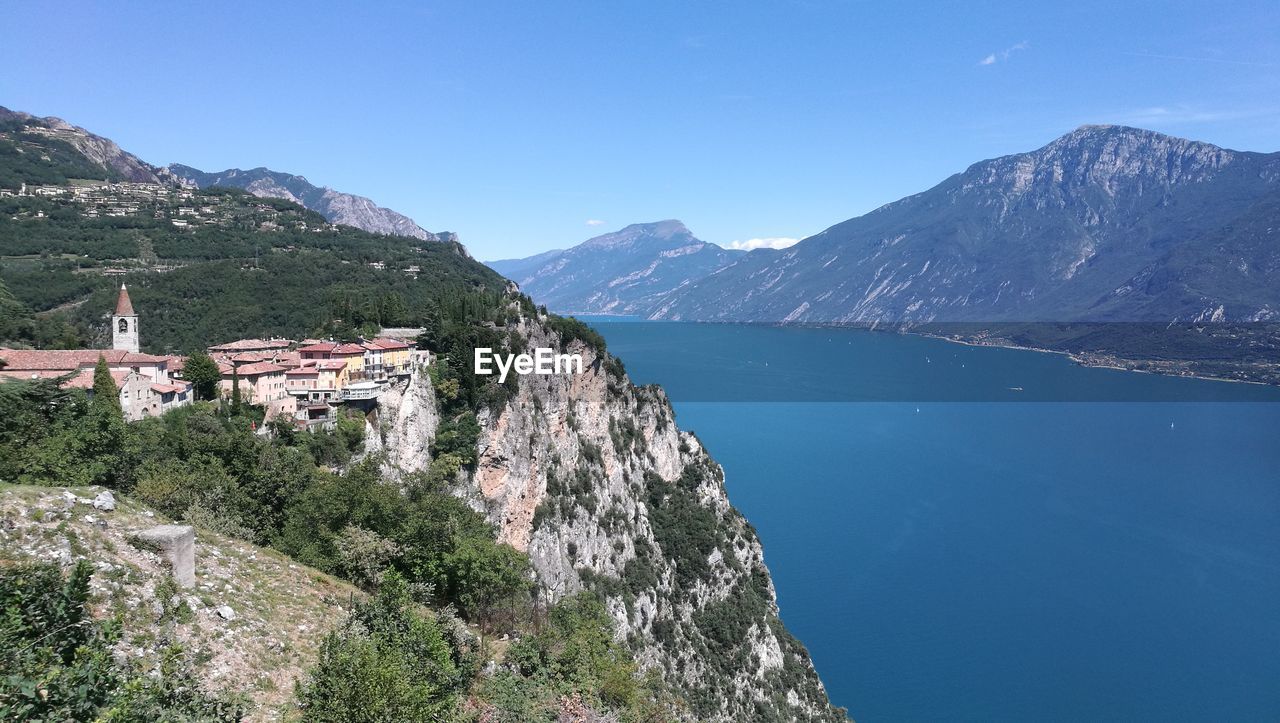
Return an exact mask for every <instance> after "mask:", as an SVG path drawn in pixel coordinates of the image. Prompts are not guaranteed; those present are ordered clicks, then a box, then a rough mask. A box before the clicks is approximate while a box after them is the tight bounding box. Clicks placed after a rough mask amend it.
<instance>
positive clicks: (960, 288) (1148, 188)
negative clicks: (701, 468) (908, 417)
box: [649, 126, 1280, 322]
mask: <svg viewBox="0 0 1280 723" xmlns="http://www.w3.org/2000/svg"><path fill="white" fill-rule="evenodd" d="M1278 192H1280V154H1274V153H1273V154H1260V153H1246V152H1238V151H1231V150H1226V149H1222V148H1218V147H1217V146H1213V145H1211V144H1208V143H1199V142H1195V141H1188V140H1183V139H1179V138H1172V137H1169V136H1165V135H1161V134H1159V133H1154V132H1151V131H1145V130H1139V129H1135V128H1126V127H1118V126H1084V127H1081V128H1079V129H1077V130H1075V131H1073V132H1071V133H1069V134H1067V135H1065V136H1063V137H1061V138H1059V139H1057V140H1055V141H1054V142H1052V143H1050V144H1049V145H1047V146H1045V147H1043V148H1040V149H1038V150H1036V151H1032V152H1030V153H1020V154H1015V155H1011V156H1005V157H1001V158H996V159H993V160H989V161H983V162H980V163H976V164H974V165H973V166H970V167H969V168H968V169H967V170H965V171H964V172H963V173H959V174H956V175H954V176H952V177H950V178H948V179H946V180H945V181H943V182H942V183H940V184H939V185H937V186H935V187H934V188H932V189H930V190H928V191H925V192H923V193H920V194H917V195H914V196H910V197H907V198H904V199H902V200H900V201H896V202H894V203H890V204H888V205H886V206H883V207H881V208H879V209H876V210H875V211H872V212H871V213H868V214H866V215H864V216H860V217H857V218H854V219H850V220H848V221H845V222H843V223H840V224H837V225H835V226H832V227H831V228H828V229H827V230H825V231H823V232H821V233H819V234H817V235H815V236H812V237H810V238H808V239H805V240H804V241H802V242H801V243H799V244H797V245H796V246H794V247H792V248H790V249H787V250H785V251H782V252H780V253H778V254H774V255H771V256H758V255H754V254H753V255H750V256H747V257H745V258H744V259H743V260H741V261H740V262H738V263H737V264H735V265H733V266H731V267H729V268H727V269H724V270H722V271H721V272H719V273H717V274H715V275H712V276H708V277H706V278H703V279H700V280H698V281H695V282H693V283H691V284H689V285H687V286H686V287H685V288H682V289H679V290H677V291H675V292H674V293H672V294H670V295H669V296H668V297H667V298H665V299H662V300H660V301H659V302H658V303H655V304H653V305H652V306H651V307H650V309H649V313H650V315H651V316H652V317H654V318H667V319H726V320H728V319H732V320H762V321H765V320H767V321H842V322H867V321H1046V320H1053V321H1060V320H1091V321H1131V320H1147V321H1167V320H1175V319H1177V320H1190V319H1197V318H1211V317H1215V316H1216V317H1217V318H1218V319H1221V320H1256V319H1265V318H1269V317H1270V316H1272V315H1273V314H1275V310H1276V309H1280V286H1277V285H1275V284H1267V283H1266V280H1265V277H1264V274H1265V273H1266V272H1265V270H1266V269H1274V268H1276V265H1277V263H1278V261H1280V255H1278V254H1280V246H1277V244H1276V243H1275V236H1274V235H1273V234H1274V228H1275V227H1276V225H1277V224H1276V221H1277V220H1280V219H1278V218H1277V216H1276V215H1275V211H1276V206H1277V204H1276V201H1275V198H1276V194H1277V193H1278ZM1242 229H1248V231H1247V233H1248V234H1249V235H1250V236H1249V240H1245V239H1243V238H1242V237H1241V236H1240V233H1239V232H1240V231H1241V230H1242ZM1219 310H1220V311H1219Z"/></svg>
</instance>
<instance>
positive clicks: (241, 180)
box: [168, 163, 452, 241]
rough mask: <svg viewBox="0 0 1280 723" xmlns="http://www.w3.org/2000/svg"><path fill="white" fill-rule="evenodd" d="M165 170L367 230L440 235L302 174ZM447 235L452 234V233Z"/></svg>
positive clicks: (202, 185)
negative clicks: (281, 200)
mask: <svg viewBox="0 0 1280 723" xmlns="http://www.w3.org/2000/svg"><path fill="white" fill-rule="evenodd" d="M168 170H169V171H171V172H172V173H173V174H174V175H176V176H178V177H180V178H183V179H185V180H187V181H190V182H191V183H194V184H195V185H196V186H198V187H200V188H208V187H209V186H231V187H233V188H243V189H244V190H246V191H249V192H250V193H252V194H253V195H255V196H259V197H264V198H284V199H287V200H290V201H293V202H294V203H297V204H299V205H302V206H305V207H307V208H309V209H311V210H312V211H316V212H318V213H319V214H320V215H322V216H324V217H325V218H326V219H328V220H329V221H330V222H331V223H339V224H344V225H347V226H354V227H356V228H358V229H362V230H364V231H369V232H370V233H382V234H393V235H396V236H410V237H412V238H419V239H422V240H424V241H438V240H440V238H441V236H439V235H437V234H434V233H431V232H430V231H427V230H425V229H423V228H422V227H421V226H419V225H418V224H416V223H414V221H413V219H411V218H409V217H408V216H405V215H404V214H402V213H397V212H395V211H392V210H391V209H389V208H383V207H382V206H379V205H378V204H376V203H374V202H373V201H371V200H369V199H367V198H365V197H364V196H356V195H354V194H351V193H342V192H341V191H335V190H333V189H332V188H328V187H327V186H326V187H322V186H316V185H314V184H312V183H311V182H310V181H308V180H307V179H306V178H303V177H302V176H296V175H293V174H289V173H281V172H279V171H272V170H270V169H268V168H252V169H250V170H247V171H242V170H240V169H239V168H229V169H227V170H225V171H221V172H219V173H206V172H204V171H201V170H199V169H196V168H192V167H191V166H184V165H182V164H181V163H173V164H170V165H169V168H168ZM449 236H450V237H452V234H449Z"/></svg>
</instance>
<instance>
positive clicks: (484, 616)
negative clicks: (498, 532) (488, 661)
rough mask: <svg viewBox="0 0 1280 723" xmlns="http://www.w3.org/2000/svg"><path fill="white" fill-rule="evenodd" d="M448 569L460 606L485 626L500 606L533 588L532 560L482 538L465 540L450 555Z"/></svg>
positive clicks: (510, 548)
mask: <svg viewBox="0 0 1280 723" xmlns="http://www.w3.org/2000/svg"><path fill="white" fill-rule="evenodd" d="M445 568H446V569H447V570H448V576H449V583H450V587H451V588H452V589H453V591H454V592H455V594H456V598H457V602H458V605H459V606H460V608H461V609H462V611H463V612H464V613H466V614H467V616H468V617H470V618H472V619H474V620H476V621H477V622H479V623H481V624H482V626H483V625H484V624H485V623H487V622H488V620H489V617H490V616H491V615H492V613H493V612H494V610H495V609H497V607H498V605H499V604H500V603H503V602H505V601H508V600H510V599H511V598H512V596H514V595H515V594H516V593H519V592H521V591H525V590H527V589H528V588H529V580H528V578H527V577H526V576H525V573H526V571H527V569H528V560H527V559H526V558H525V557H524V556H523V555H521V554H520V553H519V552H517V551H516V550H515V548H513V547H511V546H510V545H502V544H498V543H496V542H493V541H492V540H488V539H485V538H482V537H472V538H469V539H465V540H462V541H461V542H460V543H459V544H458V546H457V548H456V549H455V550H454V551H453V552H452V553H450V554H449V555H447V556H446V558H445Z"/></svg>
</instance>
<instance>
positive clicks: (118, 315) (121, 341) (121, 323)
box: [111, 284, 140, 353]
mask: <svg viewBox="0 0 1280 723" xmlns="http://www.w3.org/2000/svg"><path fill="white" fill-rule="evenodd" d="M111 348H112V349H122V350H124V351H131V352H135V353H136V352H138V351H139V350H140V348H139V340H138V315H137V314H135V313H134V311H133V302H131V301H129V290H128V289H126V288H125V287H124V284H120V296H119V297H117V298H116V311H115V313H114V314H112V315H111Z"/></svg>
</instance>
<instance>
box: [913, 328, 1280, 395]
mask: <svg viewBox="0 0 1280 723" xmlns="http://www.w3.org/2000/svg"><path fill="white" fill-rule="evenodd" d="M906 333H908V334H915V335H916V336H920V337H924V338H927V339H938V340H940V341H946V342H951V343H952V344H961V345H963V346H972V347H989V348H993V349H1016V350H1019V351H1033V352H1040V353H1042V354H1059V355H1062V356H1065V357H1067V358H1068V359H1070V360H1071V361H1072V362H1073V363H1074V364H1076V365H1077V366H1082V367H1087V368H1089V369H1112V370H1115V371H1120V372H1134V373H1137V374H1154V375H1156V376H1163V377H1182V378H1185V379H1201V380H1204V381H1208V382H1227V383H1234V384H1256V385H1258V386H1263V387H1275V386H1280V384H1274V383H1272V382H1265V381H1259V380H1256V379H1232V378H1230V377H1217V376H1207V375H1204V374H1195V373H1188V374H1173V373H1169V372H1164V371H1160V370H1157V369H1134V368H1131V367H1126V366H1120V365H1119V364H1115V363H1105V362H1102V361H1096V362H1095V361H1092V360H1091V359H1090V358H1089V357H1088V356H1085V355H1082V354H1081V353H1080V352H1072V351H1064V350H1062V349H1046V348H1042V347H1035V346H1023V345H1021V344H1014V343H1012V342H1007V343H985V342H980V341H974V340H971V339H956V338H954V337H949V336H943V335H940V334H929V333H927V332H922V331H907V332H906ZM1113 359H1114V360H1115V361H1117V362H1124V361H1132V362H1139V361H1142V360H1139V359H1128V358H1125V357H1119V356H1116V357H1113ZM1148 361H1149V360H1148ZM1181 363H1184V364H1194V363H1195V362H1181Z"/></svg>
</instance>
